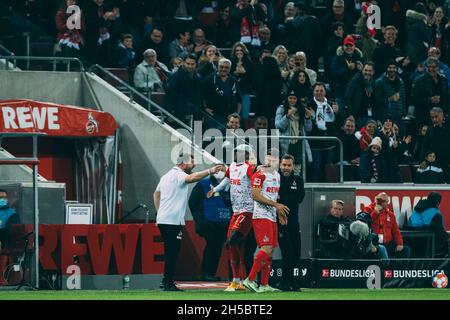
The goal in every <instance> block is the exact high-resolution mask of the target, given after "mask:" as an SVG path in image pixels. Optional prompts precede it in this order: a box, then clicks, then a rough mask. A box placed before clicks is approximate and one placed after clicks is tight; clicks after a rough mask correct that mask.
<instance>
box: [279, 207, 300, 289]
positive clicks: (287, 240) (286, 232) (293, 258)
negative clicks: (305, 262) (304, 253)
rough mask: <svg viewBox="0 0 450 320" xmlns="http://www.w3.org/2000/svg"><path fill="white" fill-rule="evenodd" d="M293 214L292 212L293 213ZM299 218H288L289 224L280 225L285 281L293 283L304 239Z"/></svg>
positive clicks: (280, 243) (293, 215)
mask: <svg viewBox="0 0 450 320" xmlns="http://www.w3.org/2000/svg"><path fill="white" fill-rule="evenodd" d="M291 214H292V212H291ZM300 235H301V234H300V225H299V223H298V216H297V215H295V214H292V216H289V217H288V224H287V225H285V226H283V225H281V224H278V243H279V245H280V250H281V255H282V263H283V281H284V282H287V283H291V282H292V280H293V279H294V268H296V267H298V268H299V267H300V256H301V248H302V239H301V236H300Z"/></svg>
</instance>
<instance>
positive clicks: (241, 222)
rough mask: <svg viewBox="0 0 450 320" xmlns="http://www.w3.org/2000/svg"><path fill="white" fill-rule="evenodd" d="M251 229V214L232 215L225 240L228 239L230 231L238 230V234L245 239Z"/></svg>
mask: <svg viewBox="0 0 450 320" xmlns="http://www.w3.org/2000/svg"><path fill="white" fill-rule="evenodd" d="M251 228H252V213H251V212H243V213H240V214H233V216H232V217H231V220H230V225H229V226H228V234H227V238H229V237H230V233H231V230H239V232H240V233H242V234H243V235H244V237H246V236H247V235H248V233H249V232H250V229H251Z"/></svg>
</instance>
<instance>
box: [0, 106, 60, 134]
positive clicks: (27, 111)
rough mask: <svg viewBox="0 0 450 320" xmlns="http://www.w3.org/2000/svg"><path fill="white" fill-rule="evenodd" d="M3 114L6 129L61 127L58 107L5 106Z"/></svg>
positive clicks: (57, 128)
mask: <svg viewBox="0 0 450 320" xmlns="http://www.w3.org/2000/svg"><path fill="white" fill-rule="evenodd" d="M2 116H3V126H4V128H5V129H31V128H37V129H40V130H43V129H46V128H48V129H49V130H59V129H60V125H59V116H58V108H56V107H47V108H45V107H42V108H38V107H33V108H30V107H17V108H15V109H14V108H12V107H3V108H2Z"/></svg>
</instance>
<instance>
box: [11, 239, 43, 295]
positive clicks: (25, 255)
mask: <svg viewBox="0 0 450 320" xmlns="http://www.w3.org/2000/svg"><path fill="white" fill-rule="evenodd" d="M33 234H34V232H33V231H31V232H28V233H27V234H26V235H24V236H23V237H22V238H21V239H22V240H24V241H25V247H24V249H23V254H22V257H21V259H20V268H21V269H22V277H21V279H20V283H19V285H18V287H17V288H16V291H18V290H20V289H22V288H24V287H25V288H29V289H31V290H38V288H36V287H35V286H33V285H32V284H30V283H29V282H27V281H26V273H27V269H28V270H29V269H30V268H29V266H28V263H29V262H28V256H29V254H28V243H29V242H30V240H29V239H30V236H31V235H33ZM34 245H37V244H34Z"/></svg>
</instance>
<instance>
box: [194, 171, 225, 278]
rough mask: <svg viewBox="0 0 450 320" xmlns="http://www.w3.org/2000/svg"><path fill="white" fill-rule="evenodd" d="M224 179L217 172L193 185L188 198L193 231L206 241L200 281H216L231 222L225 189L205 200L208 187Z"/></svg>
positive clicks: (222, 175) (220, 172) (223, 175)
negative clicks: (192, 218) (193, 223)
mask: <svg viewBox="0 0 450 320" xmlns="http://www.w3.org/2000/svg"><path fill="white" fill-rule="evenodd" d="M224 177H225V172H224V171H218V172H216V173H215V174H214V175H210V176H209V177H206V178H204V179H203V180H201V181H199V182H198V183H197V184H196V185H195V187H194V189H193V190H192V192H191V196H190V197H189V209H190V210H191V213H192V216H193V217H194V220H195V230H196V232H197V234H198V235H200V236H201V237H202V238H204V239H205V241H206V246H205V249H204V250H203V258H202V268H201V272H202V280H204V281H218V280H219V279H218V278H216V277H215V275H216V271H217V266H218V264H219V259H220V256H221V253H222V247H223V244H224V243H225V240H226V238H227V230H228V224H229V222H230V219H231V203H230V192H229V189H230V188H229V186H228V187H226V188H225V189H224V190H223V191H218V192H215V193H214V194H213V195H212V196H211V197H208V192H209V191H210V189H211V187H216V186H217V185H218V184H219V183H220V182H221V181H222V180H223V179H224Z"/></svg>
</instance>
